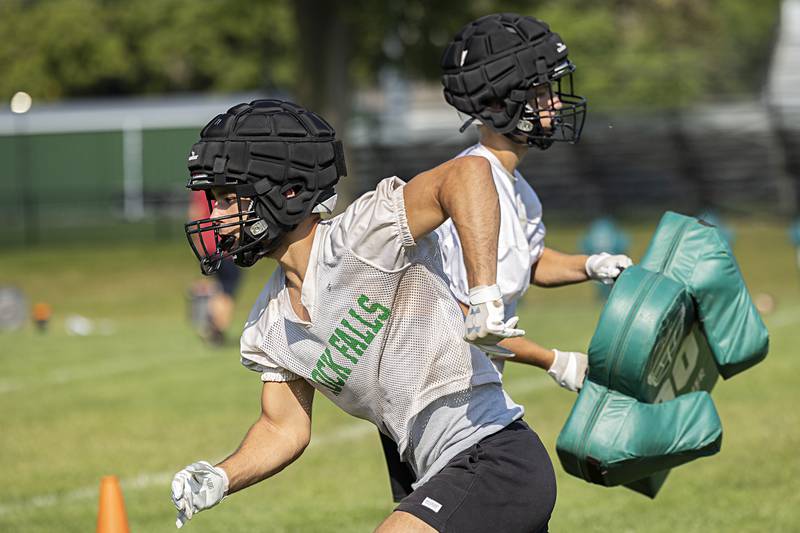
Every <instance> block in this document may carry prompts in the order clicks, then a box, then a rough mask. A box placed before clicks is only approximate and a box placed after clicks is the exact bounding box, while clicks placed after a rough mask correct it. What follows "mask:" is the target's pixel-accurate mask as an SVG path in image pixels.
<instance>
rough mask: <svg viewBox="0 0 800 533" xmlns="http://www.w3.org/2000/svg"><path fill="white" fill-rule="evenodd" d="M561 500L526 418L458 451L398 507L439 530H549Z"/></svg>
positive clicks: (541, 447) (528, 532) (462, 532)
mask: <svg viewBox="0 0 800 533" xmlns="http://www.w3.org/2000/svg"><path fill="white" fill-rule="evenodd" d="M555 503H556V477H555V472H554V471H553V464H552V463H551V462H550V457H549V456H548V455H547V450H545V448H544V445H543V444H542V441H541V440H539V437H538V435H536V433H534V431H533V430H532V429H531V428H529V427H528V425H527V424H526V423H525V422H523V421H522V420H517V421H516V422H513V423H511V424H509V425H508V426H507V427H505V428H504V429H502V430H500V431H499V432H497V433H495V434H493V435H489V436H488V437H486V438H484V439H483V440H481V441H480V442H478V443H477V444H475V445H473V446H472V447H470V448H468V449H466V450H464V451H463V452H461V453H459V454H458V455H456V456H455V457H454V458H453V459H452V460H451V461H450V462H449V463H447V465H446V466H445V467H444V468H443V469H442V470H441V471H439V472H438V473H437V474H435V475H434V476H433V477H432V478H431V479H430V480H428V482H427V483H425V484H424V485H422V486H421V487H419V488H418V489H417V490H415V491H414V492H412V493H411V494H410V495H409V496H408V497H406V498H405V499H404V500H403V501H402V502H400V505H398V506H397V508H396V509H395V511H405V512H407V513H411V514H413V515H414V516H416V517H417V518H419V519H421V520H423V521H424V522H426V523H427V524H429V525H430V526H432V527H433V528H435V529H436V530H437V531H441V532H445V531H446V532H448V533H449V532H456V533H471V532H476V533H477V532H485V531H488V532H500V531H502V532H503V533H514V532H520V533H522V532H525V533H542V532H546V531H547V530H548V529H547V523H548V522H549V520H550V514H551V513H552V512H553V507H554V506H555Z"/></svg>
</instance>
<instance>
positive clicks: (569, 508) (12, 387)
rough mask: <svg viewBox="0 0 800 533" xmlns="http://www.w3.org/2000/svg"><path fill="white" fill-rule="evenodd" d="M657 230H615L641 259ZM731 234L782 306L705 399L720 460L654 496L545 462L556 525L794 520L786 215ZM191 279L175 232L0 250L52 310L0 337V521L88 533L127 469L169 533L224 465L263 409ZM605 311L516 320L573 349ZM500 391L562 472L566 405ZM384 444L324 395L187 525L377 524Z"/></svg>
mask: <svg viewBox="0 0 800 533" xmlns="http://www.w3.org/2000/svg"><path fill="white" fill-rule="evenodd" d="M655 222H656V220H655V219H653V220H652V221H649V222H648V223H647V224H643V225H641V226H636V227H632V226H628V227H627V229H628V230H630V232H631V234H632V236H633V242H634V248H633V250H632V255H633V256H634V258H637V257H639V256H640V254H641V252H642V251H643V249H644V247H645V245H646V243H647V240H648V238H649V234H650V233H651V232H652V230H653V229H654V227H655ZM734 229H735V230H736V232H737V241H736V246H735V251H736V255H737V257H738V258H739V262H740V265H741V267H742V270H743V271H744V273H745V277H746V279H747V281H748V285H749V287H750V289H751V293H770V294H772V295H773V296H774V297H775V299H776V302H777V306H776V309H775V311H774V312H773V313H771V314H769V315H767V316H765V321H766V323H767V325H768V327H769V329H770V333H771V350H770V355H769V356H768V358H767V359H766V361H764V362H763V363H762V364H761V365H759V366H757V367H755V368H754V369H752V370H751V371H749V372H746V373H744V374H741V375H739V376H737V377H735V378H733V379H732V380H731V381H730V382H723V383H720V384H719V385H718V386H717V388H716V390H715V391H714V399H715V402H716V405H717V408H718V410H719V413H720V416H721V418H722V421H723V425H724V429H725V437H724V441H723V446H722V451H721V452H720V453H719V454H717V455H716V456H714V457H710V458H706V459H701V460H699V461H696V462H694V463H691V464H689V465H686V466H684V467H681V468H679V469H676V470H675V471H673V473H672V474H671V476H670V478H669V479H668V481H667V483H666V485H665V486H664V488H663V489H662V491H661V493H660V494H659V495H658V497H657V498H656V499H655V500H649V499H647V498H644V497H643V496H640V495H638V494H635V493H633V492H631V491H628V490H625V489H621V488H616V489H606V488H602V487H598V486H594V485H589V484H588V483H585V482H583V481H581V480H578V479H576V478H573V477H570V476H568V475H566V474H565V473H564V472H563V470H562V469H561V467H560V465H558V464H556V472H557V475H558V491H559V494H558V502H557V504H556V509H555V513H554V516H553V519H552V521H551V530H552V531H556V532H563V531H566V532H569V531H582V532H583V531H601V532H607V531H614V532H639V531H641V532H675V531H680V532H691V531H698V532H700V531H702V532H717V531H718V532H729V531H770V532H777V531H798V530H800V491H798V490H797V488H798V486H800V485H798V481H797V475H798V474H800V454H798V450H800V409H799V408H798V401H800V394H799V393H798V377H797V376H798V375H799V374H800V358H799V357H798V356H797V353H796V350H797V346H798V343H800V275H798V272H797V269H796V267H795V264H794V251H793V250H792V249H791V247H790V246H789V244H788V239H787V237H786V232H785V227H784V226H779V225H776V224H771V223H766V222H759V221H751V220H747V221H744V220H743V221H740V222H739V223H738V224H734ZM578 237H579V229H578V228H572V229H559V228H557V227H556V225H555V224H554V225H551V227H550V240H549V244H550V245H551V246H553V247H555V248H558V249H562V250H565V251H571V250H574V249H575V246H576V244H575V243H576V242H577V240H578ZM197 271H198V270H197V266H196V264H195V261H194V258H193V257H192V256H191V253H190V252H189V250H188V246H187V245H186V243H185V241H179V240H169V241H166V242H159V243H149V242H148V243H133V244H125V243H122V244H116V245H111V246H99V245H94V246H90V247H88V248H87V247H82V246H77V245H75V244H70V245H63V246H62V247H48V248H44V247H41V248H37V249H34V250H24V249H21V248H16V249H11V250H5V251H4V252H3V254H2V267H0V284H6V283H11V284H14V285H17V286H19V287H21V288H23V289H24V290H25V292H26V293H27V294H28V295H29V297H30V299H31V300H33V301H47V302H49V303H50V304H51V305H52V307H53V309H54V317H53V321H52V324H51V328H50V331H49V332H48V333H47V334H39V333H37V332H36V331H34V329H33V327H27V328H26V329H24V330H22V331H18V332H13V333H0V346H1V347H2V348H0V412H2V429H0V531H3V532H6V531H9V532H13V531H48V532H50V531H76V532H78V531H80V532H85V531H90V530H92V529H93V528H94V526H95V520H96V508H97V490H98V486H99V479H100V477H101V476H103V475H105V474H116V475H117V476H119V477H120V478H121V480H122V484H123V490H124V494H125V500H126V505H127V510H128V516H129V520H130V525H131V529H132V531H148V532H158V531H174V528H175V526H174V520H175V512H174V510H173V507H172V504H171V502H170V499H169V482H170V480H171V478H172V475H173V473H174V472H175V471H176V470H178V469H180V468H182V467H183V466H184V465H186V464H188V463H190V462H193V461H195V460H198V459H208V460H210V461H215V460H219V459H221V458H223V457H224V456H226V455H227V454H228V453H229V452H230V451H232V450H233V449H234V448H235V447H236V446H237V445H238V443H239V441H240V439H241V437H242V435H243V434H244V432H245V430H246V429H247V428H248V427H249V424H250V423H251V422H252V421H253V420H254V419H255V417H256V416H257V414H258V409H259V403H258V402H259V390H260V382H259V379H258V376H257V375H256V374H254V373H250V372H248V371H246V370H244V369H243V368H242V367H241V366H240V365H239V363H238V351H237V343H236V342H235V341H231V342H230V343H229V345H228V346H226V347H224V348H222V349H210V348H207V347H206V346H204V345H203V344H202V343H201V342H200V341H199V339H197V338H196V336H195V335H194V333H193V332H192V330H191V329H190V327H189V325H188V322H187V319H186V299H185V295H186V288H187V286H188V285H189V283H190V282H191V281H192V280H193V279H196V278H197V277H199V274H198V273H197ZM268 273H269V265H266V264H265V265H259V266H258V267H257V268H254V269H252V270H250V271H248V273H247V278H246V284H245V286H244V287H243V290H242V294H241V296H242V297H241V298H240V301H239V305H238V310H237V314H238V320H237V323H242V322H243V320H244V317H245V315H246V313H247V310H248V308H249V306H250V304H251V303H252V301H253V300H254V298H255V295H256V293H257V290H258V288H259V287H260V285H261V284H262V283H263V282H264V281H265V280H266V277H267V275H268ZM599 312H600V305H599V304H598V303H596V301H595V298H594V287H593V286H591V285H589V284H585V285H583V286H576V287H568V288H561V289H550V290H545V289H536V288H533V289H531V291H529V293H528V295H527V296H526V300H525V302H524V306H523V307H522V308H521V315H522V326H523V327H524V328H525V329H527V331H528V333H529V334H530V335H531V336H532V337H533V338H534V339H536V340H538V341H540V342H541V343H542V344H544V345H545V346H556V347H559V348H564V349H575V350H585V349H586V347H587V345H588V342H589V339H590V337H591V335H592V332H593V329H594V326H595V323H596V320H597V317H598V315H599ZM71 313H77V314H80V315H84V316H87V317H89V318H93V319H108V320H110V321H112V322H113V324H114V328H115V329H114V332H113V334H111V335H105V336H104V335H96V336H88V337H75V336H68V335H67V334H66V333H65V330H64V318H65V316H67V315H68V314H71ZM506 388H507V390H508V391H509V392H510V394H511V395H512V397H513V398H514V399H515V400H516V401H517V402H520V403H522V404H523V405H524V406H525V408H526V412H527V414H526V420H527V421H528V422H529V423H530V425H531V426H532V427H533V428H534V429H535V430H536V431H537V432H538V433H539V435H540V436H541V438H542V440H543V441H544V443H545V445H546V446H547V448H548V450H549V451H550V452H551V456H552V457H553V458H554V460H555V461H556V463H557V459H556V458H555V439H556V437H557V435H558V432H559V431H560V429H561V426H562V424H563V423H564V420H565V419H566V416H567V414H568V413H569V409H570V407H571V405H572V402H573V401H574V396H573V395H572V394H571V393H568V392H566V391H564V390H562V389H559V388H558V387H557V386H556V385H555V384H554V383H552V382H551V381H550V379H549V378H548V377H547V376H546V375H545V374H544V373H543V372H541V371H538V370H536V369H532V368H527V367H521V366H519V365H507V374H506ZM379 448H380V447H379V444H378V437H377V434H376V432H375V430H374V429H373V428H372V427H371V426H370V425H369V424H368V423H366V422H363V421H359V420H356V419H353V418H350V417H348V416H347V415H345V414H343V413H341V412H339V411H338V410H337V409H336V408H335V407H334V406H333V405H332V404H330V402H328V401H327V400H326V399H324V398H323V397H321V396H320V395H318V396H317V401H316V403H315V406H314V430H313V438H312V445H311V447H310V448H309V449H308V450H307V451H306V453H305V454H304V455H303V457H301V458H300V459H299V460H298V462H296V463H295V464H294V465H292V466H290V467H289V468H287V469H286V470H285V471H284V472H282V473H281V474H279V475H278V476H276V477H275V478H273V479H270V480H267V481H266V482H264V483H262V484H260V485H258V486H255V487H252V488H250V489H248V490H246V491H244V492H242V493H239V494H236V495H234V496H232V497H231V498H229V499H228V500H226V501H225V502H223V503H222V504H221V505H220V506H219V507H217V508H215V509H212V510H210V511H208V512H204V513H202V514H200V515H199V516H197V517H196V518H195V519H193V520H192V521H191V523H189V524H188V525H187V526H186V528H185V530H188V531H196V532H207V531H219V532H223V531H225V532H229V531H274V532H282V531H299V532H330V531H371V529H372V528H373V527H374V526H375V525H376V524H377V523H378V522H379V521H380V520H381V519H382V518H383V517H384V516H385V515H387V514H388V513H389V512H390V511H391V509H392V508H393V505H392V503H391V501H390V496H389V486H388V482H387V479H386V474H385V472H384V466H383V464H382V461H383V458H382V455H381V452H380V449H379ZM500 531H501V530H500V529H498V533H500Z"/></svg>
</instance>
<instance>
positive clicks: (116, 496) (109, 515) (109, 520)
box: [97, 476, 130, 533]
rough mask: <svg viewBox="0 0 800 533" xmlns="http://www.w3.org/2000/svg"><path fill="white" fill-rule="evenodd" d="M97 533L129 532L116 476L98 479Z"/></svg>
mask: <svg viewBox="0 0 800 533" xmlns="http://www.w3.org/2000/svg"><path fill="white" fill-rule="evenodd" d="M97 533H130V529H128V516H127V515H126V514H125V500H123V499H122V489H121V488H120V486H119V479H117V476H103V478H102V479H101V480H100V508H99V509H98V511H97Z"/></svg>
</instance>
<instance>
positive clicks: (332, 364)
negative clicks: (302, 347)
mask: <svg viewBox="0 0 800 533" xmlns="http://www.w3.org/2000/svg"><path fill="white" fill-rule="evenodd" d="M319 360H320V361H321V362H322V363H323V364H324V365H325V366H327V367H328V368H330V369H331V370H333V371H334V373H335V374H336V375H337V376H339V378H340V379H347V378H348V377H349V376H350V372H351V370H350V369H349V368H347V367H345V366H342V365H340V364H338V363H337V362H336V361H334V360H333V357H332V356H331V349H330V348H325V351H324V352H323V353H322V355H320V356H319Z"/></svg>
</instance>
